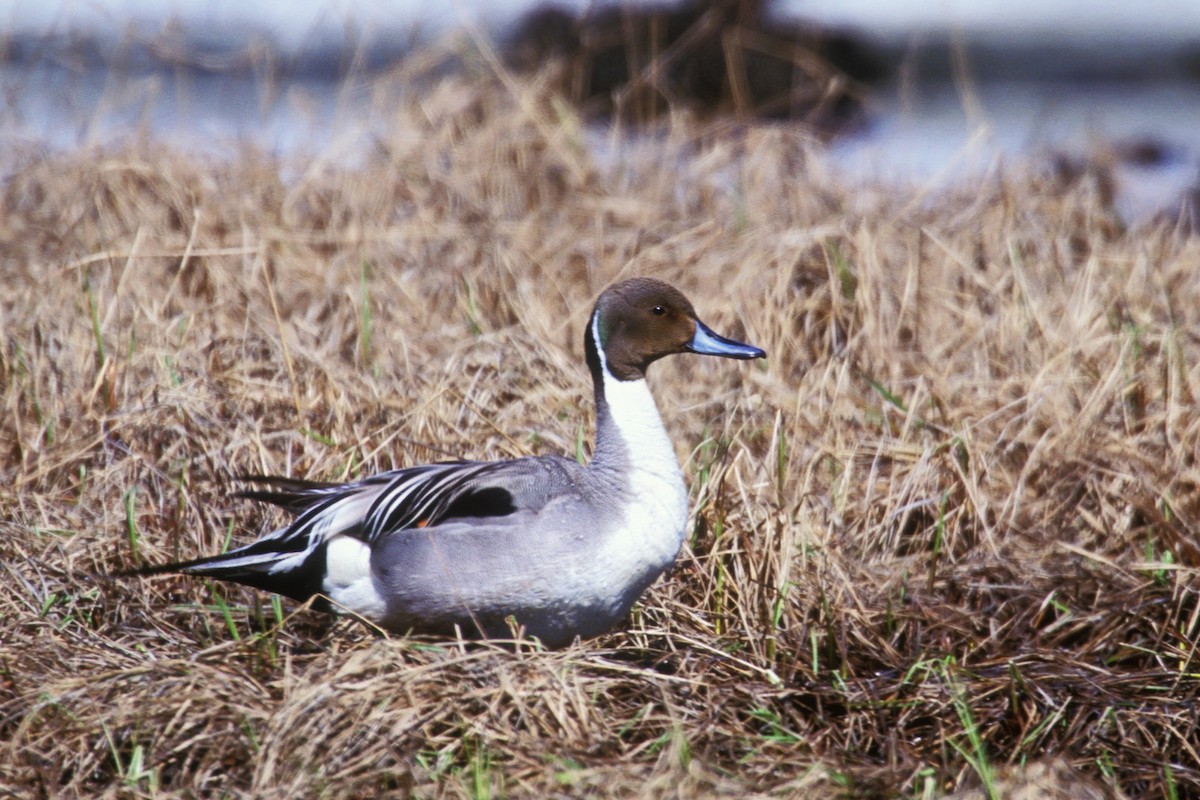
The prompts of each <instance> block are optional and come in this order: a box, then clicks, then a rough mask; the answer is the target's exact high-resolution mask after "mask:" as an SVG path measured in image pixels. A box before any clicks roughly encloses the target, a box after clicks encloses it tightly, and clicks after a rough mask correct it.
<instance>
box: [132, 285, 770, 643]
mask: <svg viewBox="0 0 1200 800" xmlns="http://www.w3.org/2000/svg"><path fill="white" fill-rule="evenodd" d="M584 350H585V352H586V354H587V364H588V367H589V369H590V370H591V373H592V381H593V383H594V385H595V394H596V447H595V453H594V455H593V456H592V460H591V462H590V463H589V464H588V465H587V466H582V465H580V464H578V463H577V462H575V461H573V460H571V459H569V458H564V457H562V456H556V455H548V456H531V457H526V458H516V459H512V460H511V461H491V462H481V461H452V462H446V463H439V464H428V465H423V466H415V467H407V468H405V469H397V470H392V471H390V472H384V473H382V474H379V475H375V476H373V477H370V478H364V479H363V480H358V481H352V482H350V483H341V484H331V483H313V482H308V481H300V480H293V479H291V478H253V479H248V480H251V481H252V482H254V483H256V484H258V485H260V486H263V487H264V488H262V489H259V490H253V491H246V492H242V493H240V496H242V497H246V498H251V499H254V500H261V501H265V502H267V503H272V504H274V505H277V506H280V507H282V508H284V509H286V510H287V511H289V512H292V513H293V514H294V515H295V519H294V520H293V521H292V522H291V524H289V525H287V526H286V527H283V528H280V529H279V530H276V531H273V532H271V533H269V534H267V535H265V536H263V537H262V538H261V539H259V540H258V541H256V542H253V543H252V544H248V545H246V546H244V547H239V548H238V549H236V550H232V551H230V552H228V553H223V554H221V555H217V556H211V557H209V558H200V559H196V560H194V561H184V562H179V563H174V564H165V565H159V566H153V567H149V568H147V569H143V570H140V573H141V574H158V573H165V572H175V573H183V574H186V575H205V576H210V577H213V578H218V579H221V580H228V581H236V582H238V583H243V584H246V585H248V586H253V587H256V588H259V589H265V590H267V591H271V592H276V593H278V594H281V595H286V596H288V597H292V598H294V599H296V600H299V601H306V600H309V599H310V598H314V597H316V598H317V602H318V603H319V604H320V605H321V606H322V607H324V608H325V609H327V610H334V611H342V612H350V613H353V614H357V615H359V616H361V617H363V618H365V619H366V620H368V621H370V622H372V623H374V624H376V625H378V626H380V627H382V628H384V629H386V630H389V631H394V632H398V633H405V632H409V631H412V632H419V633H433V634H445V635H455V634H456V633H457V634H458V635H462V636H467V637H481V636H482V637H486V638H499V639H508V638H511V637H512V634H513V631H514V630H520V629H523V630H524V632H525V633H526V635H528V636H533V637H536V638H537V639H539V640H540V641H541V642H542V644H543V645H545V646H547V647H561V646H564V645H567V644H569V643H571V642H572V641H573V640H574V639H575V638H576V637H585V638H586V637H589V636H595V635H597V634H600V633H603V632H604V631H607V630H608V629H610V628H611V627H613V626H614V625H616V624H617V623H618V622H620V621H621V620H622V619H624V617H625V616H626V615H627V614H628V613H629V609H630V608H631V607H632V606H633V604H634V602H635V601H636V600H637V599H638V597H640V596H641V594H642V592H644V591H645V590H646V588H647V587H649V586H650V584H652V583H653V582H654V581H655V579H657V578H658V576H659V575H661V574H662V573H663V572H664V571H665V570H666V569H667V568H668V567H670V566H671V564H672V563H673V562H674V561H675V556H676V554H677V553H678V552H679V548H680V546H681V545H682V543H683V539H684V529H685V527H686V524H687V515H688V507H687V489H686V488H685V487H684V484H683V474H682V473H681V472H680V470H679V461H678V458H677V457H676V455H675V449H674V447H673V446H672V444H671V440H670V439H669V438H668V437H667V432H666V429H665V428H664V427H663V423H662V419H661V418H660V417H659V413H658V407H657V406H656V405H655V403H654V398H653V397H652V396H651V395H650V390H649V388H648V387H647V385H646V370H647V368H648V367H649V366H650V364H652V363H653V362H654V361H656V360H658V359H660V358H662V357H663V356H669V355H672V354H674V353H699V354H701V355H710V356H723V357H725V358H737V359H753V358H763V357H765V355H766V354H765V353H764V352H763V351H762V350H760V349H759V348H757V347H752V346H750V345H747V344H741V343H739V342H735V341H733V340H731V339H726V338H724V337H723V336H719V335H717V334H716V333H714V332H713V331H712V330H711V329H709V328H708V327H707V326H706V325H704V323H702V322H701V321H700V320H699V319H698V318H697V317H696V312H695V310H694V309H693V308H692V304H691V303H690V302H688V299H687V298H686V297H684V296H683V294H682V293H680V292H679V291H678V290H677V289H675V288H673V287H672V286H669V285H668V284H666V283H663V282H662V281H659V280H654V279H651V278H633V279H630V280H625V281H622V282H620V283H617V284H614V285H612V286H610V287H609V288H608V289H606V290H605V291H604V293H603V294H601V295H600V297H599V299H598V300H597V301H596V307H595V309H594V310H593V311H592V316H591V319H590V320H589V321H588V324H587V328H586V330H585V331H584ZM514 626H515V627H514Z"/></svg>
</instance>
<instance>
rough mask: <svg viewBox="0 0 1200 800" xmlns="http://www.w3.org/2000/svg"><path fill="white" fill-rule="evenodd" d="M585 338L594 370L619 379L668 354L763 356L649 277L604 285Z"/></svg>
mask: <svg viewBox="0 0 1200 800" xmlns="http://www.w3.org/2000/svg"><path fill="white" fill-rule="evenodd" d="M584 342H585V350H586V352H587V357H588V366H590V367H591V368H592V373H593V375H594V376H595V377H597V378H599V376H600V374H601V370H602V368H605V367H606V368H607V370H608V373H609V374H610V375H612V376H613V377H614V378H616V379H617V380H622V381H632V380H638V379H639V378H644V377H645V376H646V368H647V367H649V366H650V364H652V363H653V362H655V361H657V360H658V359H660V358H662V357H663V356H669V355H671V354H673V353H700V354H702V355H712V356H722V357H725V358H738V359H749V358H764V357H766V353H764V352H763V351H762V350H760V349H759V348H757V347H753V346H751V345H747V344H742V343H741V342H735V341H733V340H732V339H726V338H725V337H723V336H719V335H717V334H716V333H713V331H712V330H711V329H710V328H709V327H708V326H707V325H705V324H704V323H702V322H701V321H700V320H699V319H698V318H697V317H696V310H695V309H694V308H693V307H692V304H691V302H690V301H689V300H688V299H687V298H686V297H684V296H683V293H682V292H680V291H679V290H678V289H676V288H675V287H673V286H671V285H669V284H667V283H663V282H662V281H660V280H656V279H654V278H630V279H628V280H624V281H621V282H620V283H614V284H613V285H612V286H610V287H608V288H607V289H605V290H604V292H603V293H602V294H601V295H600V298H599V299H598V300H597V301H596V308H595V310H593V311H592V316H591V319H590V320H589V321H588V326H587V330H586V331H584ZM601 355H603V359H602V360H601V358H600V356H601Z"/></svg>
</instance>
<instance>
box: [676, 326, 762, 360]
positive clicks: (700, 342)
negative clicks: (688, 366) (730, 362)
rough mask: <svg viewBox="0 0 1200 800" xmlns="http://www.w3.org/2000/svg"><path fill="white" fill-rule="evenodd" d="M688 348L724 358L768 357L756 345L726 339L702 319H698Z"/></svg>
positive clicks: (701, 353) (693, 351)
mask: <svg viewBox="0 0 1200 800" xmlns="http://www.w3.org/2000/svg"><path fill="white" fill-rule="evenodd" d="M687 349H688V351H689V352H692V353H699V354H700V355H705V356H723V357H724V358H745V359H749V358H766V357H767V354H766V352H765V351H763V350H762V349H760V348H758V347H755V346H754V345H750V344H742V343H741V342H735V341H734V340H733V339H726V338H725V337H724V336H722V335H720V334H719V333H714V332H713V330H712V328H710V327H708V326H707V325H705V324H704V323H703V322H701V321H700V320H696V333H695V335H693V336H692V340H691V341H690V342H688V343H687Z"/></svg>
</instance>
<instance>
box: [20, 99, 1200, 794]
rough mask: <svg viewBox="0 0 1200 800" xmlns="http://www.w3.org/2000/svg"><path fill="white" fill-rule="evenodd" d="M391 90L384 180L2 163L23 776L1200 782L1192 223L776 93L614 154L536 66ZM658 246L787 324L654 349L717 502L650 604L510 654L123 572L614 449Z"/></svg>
mask: <svg viewBox="0 0 1200 800" xmlns="http://www.w3.org/2000/svg"><path fill="white" fill-rule="evenodd" d="M395 115H396V116H395V119H396V122H395V131H396V133H395V135H394V137H391V138H388V139H386V140H383V141H380V142H379V145H378V148H377V151H376V152H374V153H372V154H369V155H366V156H365V158H364V160H365V163H364V165H363V166H361V167H355V168H350V167H345V166H338V165H336V164H333V163H319V162H318V163H311V164H305V165H300V167H299V168H297V165H294V164H284V163H280V162H277V161H275V160H272V159H271V158H268V157H265V156H262V155H259V154H254V153H249V152H248V153H246V154H245V155H244V156H242V157H240V158H238V159H235V160H233V161H231V162H212V163H210V162H207V161H205V160H203V159H200V158H197V157H194V156H189V155H186V154H182V153H179V152H173V151H171V150H169V149H165V148H159V147H156V146H153V145H145V144H143V145H140V146H129V147H127V148H124V149H110V150H105V151H85V152H78V153H73V154H67V155H64V156H61V157H55V158H54V159H51V160H41V159H38V158H32V157H31V158H29V159H27V160H26V161H25V162H24V163H22V164H20V165H19V166H17V167H16V168H15V170H14V171H13V172H12V174H11V176H10V177H9V178H8V179H7V180H6V181H5V182H4V183H3V186H2V195H0V274H2V278H3V282H4V291H3V292H0V325H2V326H3V349H2V350H0V359H2V361H0V368H2V371H0V392H2V397H0V407H2V413H0V479H2V480H3V483H4V489H3V491H2V492H0V516H2V517H3V520H4V522H3V523H2V526H3V528H2V530H0V565H2V566H0V569H2V570H3V573H4V584H5V586H6V588H5V590H4V591H3V592H0V786H2V787H3V789H4V790H6V791H13V792H15V793H17V794H24V795H47V794H49V795H105V796H205V797H213V796H221V795H226V796H253V797H281V798H282V797H288V798H291V797H312V796H329V797H335V796H348V795H351V794H362V795H367V796H369V795H372V794H378V793H383V792H385V791H394V792H396V793H397V794H404V793H406V792H412V793H415V794H417V795H420V796H446V797H459V796H465V797H484V796H500V795H504V796H511V797H517V796H528V797H534V796H537V797H547V796H576V795H594V796H659V797H673V796H678V797H697V796H706V795H725V794H732V795H739V796H747V797H748V796H755V795H775V796H783V795H793V796H794V795H804V796H813V797H821V796H839V795H851V796H859V797H862V796H904V797H934V796H941V795H943V794H945V793H948V792H956V791H958V792H967V793H968V795H971V793H972V792H974V794H973V795H971V796H986V795H987V794H989V793H990V794H992V795H993V796H1001V795H1005V796H1014V793H1015V792H1017V791H1018V790H1019V791H1025V792H1029V793H1030V794H1027V795H1022V796H1061V797H1089V796H1091V797H1102V796H1116V795H1117V794H1118V792H1122V791H1123V792H1124V793H1126V794H1128V795H1130V796H1140V797H1176V796H1178V797H1184V796H1196V795H1197V793H1198V792H1200V757H1198V755H1197V741H1198V740H1200V728H1198V722H1197V700H1198V694H1200V661H1198V659H1197V653H1196V648H1197V642H1198V640H1200V632H1198V627H1200V622H1198V617H1200V604H1198V603H1197V588H1198V586H1197V572H1196V569H1197V562H1198V558H1200V552H1198V548H1197V543H1196V538H1195V529H1196V524H1197V520H1198V519H1200V497H1198V494H1197V483H1198V481H1200V471H1198V470H1197V466H1196V462H1195V459H1196V454H1197V444H1198V441H1197V439H1198V432H1200V420H1198V418H1197V415H1196V413H1195V403H1196V398H1197V395H1198V394H1200V338H1198V334H1200V280H1198V279H1197V270H1198V269H1200V241H1198V240H1197V239H1195V238H1192V239H1187V238H1185V237H1183V236H1181V235H1179V234H1177V233H1176V232H1175V231H1173V230H1171V229H1170V228H1169V227H1167V226H1160V227H1150V228H1146V229H1142V230H1138V231H1134V232H1128V231H1124V230H1122V228H1121V226H1120V224H1119V223H1118V221H1117V218H1116V216H1115V214H1114V212H1113V210H1112V209H1111V208H1110V207H1108V206H1107V205H1106V204H1105V202H1104V193H1103V192H1101V191H1099V190H1098V188H1097V183H1098V182H1097V181H1093V180H1092V178H1091V177H1090V176H1087V175H1085V176H1083V177H1082V178H1081V179H1079V180H1076V181H1075V182H1073V183H1070V184H1064V183H1062V182H1056V181H1054V180H1052V179H1043V178H1039V177H1036V176H1030V175H1022V174H1018V173H1015V172H1002V171H998V172H997V173H995V174H992V175H990V176H987V177H986V178H984V179H982V180H980V181H978V182H977V184H976V185H974V186H973V187H971V188H970V190H969V191H966V190H964V191H962V192H958V193H953V194H943V195H938V196H922V195H920V194H916V193H913V194H904V193H901V192H899V191H896V190H887V189H884V188H871V187H865V188H864V187H858V188H851V187H848V186H846V185H844V184H843V183H842V182H840V181H839V180H838V178H837V176H836V175H832V174H830V173H829V171H828V169H827V168H825V167H823V166H822V164H823V161H822V159H821V158H820V157H819V155H817V153H816V152H815V151H813V150H812V149H811V148H810V145H809V144H808V143H807V142H806V141H805V139H804V138H803V136H802V135H801V134H800V133H798V132H796V131H795V130H793V129H790V128H787V127H774V126H754V125H751V126H742V127H738V128H735V129H731V128H725V129H722V128H720V127H701V126H699V125H697V124H694V123H692V122H690V121H689V120H688V119H687V118H685V117H679V118H677V119H675V120H674V121H672V122H671V123H669V125H667V127H664V128H663V129H662V131H661V132H660V133H659V134H657V135H656V136H654V137H653V138H652V139H645V140H631V141H628V142H626V144H625V145H623V149H622V152H621V154H620V155H619V156H618V157H617V158H616V164H615V165H613V164H605V165H598V164H597V163H596V162H594V161H593V159H592V158H591V157H590V156H589V155H588V152H587V150H586V149H585V148H584V147H583V146H582V144H581V140H582V136H583V133H582V127H581V123H580V122H579V121H578V120H577V119H576V118H574V117H573V116H572V115H571V114H570V113H569V112H566V111H565V110H564V108H563V107H562V105H561V104H559V103H557V102H555V101H554V100H553V99H552V98H549V97H547V96H545V95H544V94H543V93H542V91H541V90H540V89H539V84H537V83H536V82H518V81H514V80H512V79H506V80H504V81H499V82H494V81H490V80H481V81H479V82H477V83H474V84H468V83H465V82H463V81H460V80H456V79H447V80H445V81H443V82H441V83H438V84H436V85H434V86H431V87H430V88H429V90H428V91H426V92H424V93H422V94H421V95H420V96H413V97H411V98H410V100H409V101H407V105H403V106H402V107H400V108H399V109H397V111H396V112H395ZM633 274H645V275H654V276H658V277H661V278H665V279H667V280H671V281H674V282H676V283H677V284H678V285H680V287H681V288H682V289H684V291H685V292H686V293H687V294H688V295H689V296H690V297H691V298H692V299H693V301H694V302H695V303H696V305H697V307H698V309H699V311H700V313H701V315H702V317H703V318H704V319H705V320H706V321H707V322H709V323H710V324H711V325H712V326H713V327H714V328H715V329H716V330H718V331H721V332H723V333H726V334H728V335H731V336H735V337H738V338H744V340H746V341H750V342H753V343H755V344H757V345H759V346H761V347H763V348H765V349H766V350H767V352H768V353H769V361H767V362H766V363H765V364H764V363H759V364H734V363H730V362H727V361H723V360H717V359H699V358H686V357H678V358H674V359H670V360H668V361H665V362H662V363H661V364H658V365H656V366H655V367H654V369H653V370H652V371H651V376H650V378H651V383H652V384H653V388H654V391H655V394H656V396H657V397H658V399H659V404H660V407H661V408H662V411H663V416H664V419H665V421H666V424H667V427H668V429H669V430H670V431H671V433H672V435H673V436H674V439H675V441H676V443H677V446H678V448H679V455H680V458H681V460H682V461H683V463H684V464H685V472H686V475H687V479H688V483H689V486H690V490H691V494H692V498H693V516H692V518H691V522H690V525H691V526H692V530H693V534H692V535H691V537H690V539H689V542H688V544H687V546H686V547H685V550H684V552H683V553H682V554H681V556H680V558H679V562H678V565H677V567H676V569H675V570H674V571H673V572H672V573H671V574H670V575H668V576H667V577H666V578H665V579H663V580H661V581H660V582H659V583H657V584H656V585H655V586H654V587H653V588H652V589H651V590H650V591H649V592H648V593H647V595H646V596H645V597H644V598H643V600H642V601H641V602H640V603H639V605H638V606H637V608H636V609H635V611H634V613H633V615H632V618H631V619H630V620H629V622H628V623H627V624H626V625H625V626H623V627H622V628H621V629H619V630H617V631H615V632H613V633H611V634H609V635H606V636H604V637H601V638H599V639H596V640H592V641H587V642H583V643H581V644H579V645H578V646H575V647H573V648H570V649H567V650H565V651H562V652H554V653H546V652H538V651H537V650H535V649H533V648H532V647H524V648H521V649H518V650H517V651H516V652H512V651H509V650H504V649H498V648H493V647H490V646H471V645H458V644H455V643H452V642H449V643H448V642H436V641H433V642H431V641H417V640H406V639H403V638H396V637H392V638H383V637H380V636H378V635H377V634H376V633H375V632H373V631H371V630H369V629H367V628H366V627H365V626H362V625H360V624H357V623H355V622H353V621H350V620H341V621H337V622H334V623H330V622H329V621H328V620H329V618H327V617H324V616H322V615H319V614H316V613H315V612H311V611H307V610H304V609H297V608H296V607H294V606H293V605H291V604H290V603H280V602H278V601H277V600H272V599H271V598H270V597H269V596H267V595H263V594H260V593H255V592H252V591H249V590H242V589H240V588H238V587H229V586H220V585H213V584H210V583H206V582H204V581H200V580H192V579H181V578H174V577H164V578H156V579H145V580H140V579H131V580H123V581H106V580H102V579H99V578H97V577H96V576H98V575H100V574H103V573H106V572H109V571H111V570H116V569H122V568H128V567H133V566H137V565H140V564H144V563H156V562H160V561H164V560H167V559H174V558H187V557H192V556H197V555H201V554H206V553H212V552H216V551H219V550H220V549H221V548H223V547H226V546H227V545H228V544H229V543H231V542H233V543H241V542H245V541H248V540H249V539H250V538H251V537H254V536H256V535H257V534H259V533H261V532H262V531H263V530H265V529H267V528H268V527H269V526H271V525H272V524H274V523H276V522H277V521H278V518H277V517H276V516H274V515H273V513H272V512H268V511H266V510H264V509H261V508H256V507H254V506H252V505H251V504H246V503H240V502H236V501H231V500H230V499H229V497H228V491H229V490H230V489H231V488H232V487H233V484H232V480H233V478H234V477H235V476H237V475H239V474H244V473H279V474H286V475H294V476H298V477H305V478H313V479H324V480H341V479H347V478H352V477H355V476H359V475H363V474H366V473H370V472H375V471H379V470H383V469H388V468H391V467H394V466H402V465H407V464H412V463H417V462H423V461H427V460H436V459H439V458H445V457H455V456H465V457H475V458H502V457H510V456H517V455H523V454H529V453H546V452H559V453H567V454H573V453H575V452H577V450H578V449H579V448H580V447H582V448H584V449H586V448H587V446H588V445H587V444H586V443H585V444H581V441H583V442H586V441H588V440H589V437H590V426H591V420H592V409H591V387H590V385H589V382H588V375H587V371H586V369H585V368H584V366H583V364H582V354H581V344H580V337H581V330H582V326H583V324H584V322H585V321H586V317H587V314H588V312H589V310H590V308H591V303H592V302H593V300H594V298H595V296H596V294H597V293H598V292H599V291H600V290H601V289H603V287H604V286H606V285H607V284H608V283H609V282H611V281H613V280H615V279H617V278H620V277H624V276H628V275H633ZM1016 787H1021V788H1020V789H1018V788H1016ZM1038 792H1041V794H1036V793H1038ZM1055 793H1057V794H1055Z"/></svg>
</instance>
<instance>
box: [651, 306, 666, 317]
mask: <svg viewBox="0 0 1200 800" xmlns="http://www.w3.org/2000/svg"><path fill="white" fill-rule="evenodd" d="M650 313H651V314H653V315H654V316H656V317H661V316H662V315H663V314H665V313H667V310H666V309H665V308H663V307H662V306H655V307H654V308H652V309H650Z"/></svg>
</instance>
